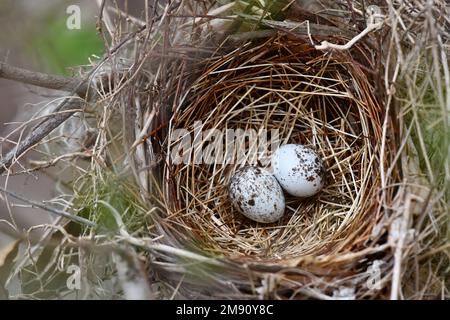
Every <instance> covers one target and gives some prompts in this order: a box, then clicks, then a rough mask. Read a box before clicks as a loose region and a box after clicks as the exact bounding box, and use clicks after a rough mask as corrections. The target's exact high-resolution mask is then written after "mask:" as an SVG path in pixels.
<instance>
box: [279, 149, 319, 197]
mask: <svg viewBox="0 0 450 320" xmlns="http://www.w3.org/2000/svg"><path fill="white" fill-rule="evenodd" d="M272 168H273V174H274V176H275V177H276V178H277V180H278V182H279V183H280V185H281V187H283V189H284V190H285V191H286V192H287V193H289V194H290V195H293V196H296V197H310V196H313V195H314V194H316V193H317V192H319V191H320V189H322V187H323V184H324V180H325V167H324V164H323V161H322V159H321V158H320V157H319V156H318V155H317V154H316V153H315V152H314V151H313V150H312V149H310V148H308V147H305V146H303V145H301V144H285V145H282V146H280V147H279V148H278V149H277V150H276V151H275V152H274V153H273V155H272Z"/></svg>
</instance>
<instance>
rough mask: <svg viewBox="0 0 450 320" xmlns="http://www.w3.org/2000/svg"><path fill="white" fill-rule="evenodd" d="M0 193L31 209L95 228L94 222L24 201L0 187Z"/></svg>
mask: <svg viewBox="0 0 450 320" xmlns="http://www.w3.org/2000/svg"><path fill="white" fill-rule="evenodd" d="M0 192H3V193H5V194H7V195H9V196H11V197H13V198H15V199H17V200H19V201H23V202H25V203H28V204H29V205H30V206H31V207H32V208H38V209H42V210H45V211H47V212H50V213H53V214H56V215H57V216H61V217H64V218H67V219H69V220H71V221H74V222H78V223H81V224H84V225H87V226H90V227H95V225H96V224H95V223H94V222H92V221H89V220H88V219H85V218H83V217H78V216H74V215H72V214H70V213H67V212H66V211H62V210H58V209H55V208H52V207H49V206H45V205H43V204H40V203H38V202H35V201H33V200H29V199H25V198H24V197H22V196H19V195H18V194H16V193H14V192H12V191H8V190H6V189H3V188H2V187H0Z"/></svg>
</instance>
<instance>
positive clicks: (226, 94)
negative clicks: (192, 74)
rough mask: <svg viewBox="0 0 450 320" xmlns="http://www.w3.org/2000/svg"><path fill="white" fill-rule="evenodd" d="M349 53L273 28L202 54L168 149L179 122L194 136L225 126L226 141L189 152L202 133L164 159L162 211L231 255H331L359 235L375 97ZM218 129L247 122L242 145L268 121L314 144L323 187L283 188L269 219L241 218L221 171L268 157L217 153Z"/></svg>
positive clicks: (288, 137) (268, 127)
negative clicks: (183, 151)
mask: <svg viewBox="0 0 450 320" xmlns="http://www.w3.org/2000/svg"><path fill="white" fill-rule="evenodd" d="M349 57H350V56H346V55H332V54H329V53H325V52H322V51H318V50H315V49H314V48H313V47H312V46H311V45H309V44H308V43H306V42H304V41H303V40H300V39H296V38H291V37H289V36H283V35H277V36H275V37H271V38H268V39H264V40H262V41H260V42H258V43H248V44H246V45H243V46H241V47H239V48H238V49H236V50H234V51H232V52H228V53H226V54H222V55H217V56H215V57H213V58H210V59H209V60H208V61H207V63H205V65H204V69H203V71H202V72H201V74H200V75H199V76H198V78H197V79H196V81H195V82H194V83H193V85H192V87H191V90H190V92H189V95H187V99H186V100H185V102H184V104H183V105H181V106H179V108H178V109H177V110H176V111H175V113H174V115H173V117H172V120H171V129H170V135H171V136H170V137H169V140H171V141H173V142H171V143H170V144H169V146H168V154H170V153H171V152H172V151H173V148H174V145H175V144H176V143H177V142H179V141H180V139H182V138H183V137H186V135H185V136H183V137H181V138H180V137H178V138H175V137H174V135H175V132H176V130H179V129H184V130H187V132H188V135H189V136H190V139H191V141H195V139H196V136H195V135H197V136H198V135H199V134H198V132H200V131H196V130H199V126H200V129H201V132H202V134H203V138H205V134H206V136H207V137H208V133H209V134H211V132H216V133H217V132H222V133H224V134H223V136H218V137H217V136H215V139H218V140H220V141H219V142H220V143H221V146H222V147H223V150H225V151H224V153H223V154H222V156H220V155H217V154H215V155H214V157H213V158H214V161H209V162H208V163H205V162H204V161H198V160H199V159H198V158H196V152H197V151H200V150H202V152H203V154H204V153H205V148H207V146H208V142H204V143H203V144H200V145H197V146H196V147H195V148H192V149H191V150H190V151H189V152H191V153H190V154H189V157H188V158H189V159H188V160H189V161H187V162H183V163H173V162H171V160H169V162H168V163H169V164H168V165H167V166H165V177H166V179H165V189H164V197H165V199H164V201H165V203H167V208H168V209H169V210H168V215H167V221H169V222H170V223H173V226H174V227H176V228H179V230H180V231H181V232H185V233H186V234H189V237H191V238H192V240H193V241H195V243H196V245H197V246H200V247H201V249H202V250H205V251H207V252H210V253H212V254H218V255H221V256H225V257H228V258H232V259H238V260H239V259H241V260H245V259H252V260H255V259H256V260H259V261H280V260H283V259H290V258H294V257H299V256H306V255H327V254H329V255H331V254H334V253H340V252H347V251H349V250H352V249H354V248H355V246H358V245H362V243H363V242H364V241H366V240H367V238H368V237H369V236H370V232H371V228H372V227H373V225H374V224H375V223H376V221H377V219H378V215H379V210H378V206H379V204H378V202H377V194H376V192H377V190H378V188H379V185H380V176H379V173H378V170H376V168H377V166H379V163H380V159H379V154H378V147H379V146H378V143H379V141H380V137H381V120H380V114H381V107H380V105H379V104H378V103H377V99H376V98H375V96H374V93H373V90H374V88H373V87H372V85H371V84H370V81H369V80H368V78H367V76H366V75H365V73H364V72H363V71H362V68H361V66H360V64H361V62H356V61H353V60H352V59H351V58H349ZM362 59H364V58H362ZM363 63H364V62H363ZM208 130H209V131H208ZM212 130H214V131H212ZM227 130H234V132H236V130H243V132H246V133H247V132H250V133H249V135H248V136H246V137H245V140H243V141H244V142H243V146H244V148H245V149H246V150H250V149H251V148H252V146H254V143H253V142H254V141H255V138H256V140H258V139H260V135H259V133H261V132H263V131H264V130H265V131H264V132H265V133H267V135H268V137H266V141H265V142H266V143H265V145H266V146H267V145H268V144H270V143H269V142H268V141H269V140H270V139H271V138H273V137H272V133H271V132H275V131H272V130H276V132H277V134H278V140H279V142H280V143H281V144H285V143H300V144H303V145H306V146H309V147H311V148H313V149H314V150H315V151H316V152H317V154H318V155H319V156H321V157H322V159H323V160H324V163H325V166H326V170H327V172H326V183H325V186H324V188H323V189H322V191H321V192H320V193H319V194H317V195H316V196H313V197H310V198H303V199H302V198H296V197H292V196H289V195H287V194H286V212H285V215H284V216H283V218H282V219H280V220H279V221H277V222H275V223H271V224H258V223H256V222H254V221H251V220H249V219H247V218H245V217H244V216H243V215H241V214H239V213H238V212H236V210H234V209H233V207H232V205H231V203H230V200H229V197H228V191H227V186H228V183H229V179H230V177H231V175H232V173H233V172H234V171H235V170H236V169H237V168H239V167H242V166H243V165H248V164H253V165H259V166H267V165H268V164H267V163H263V160H264V157H261V158H257V159H255V158H252V157H250V156H248V154H249V153H247V157H244V158H242V159H237V155H236V154H234V155H233V156H232V157H231V158H226V156H225V157H224V156H223V155H229V154H228V153H227V151H226V148H227V141H226V136H227V134H226V132H227ZM252 132H253V133H255V132H256V134H257V135H256V136H252V135H251V133H252ZM197 138H198V137H197ZM177 139H178V140H177ZM267 139H268V140H267ZM205 140H207V139H204V140H203V141H205ZM209 141H212V140H211V139H210V140H209ZM216 142H217V141H216ZM263 144H264V141H263ZM269 149H270V148H269V147H268V148H267V149H265V152H266V153H267V155H268V156H270V151H272V150H269ZM258 150H259V149H258ZM259 154H261V153H259ZM261 159H262V160H261ZM227 161H228V162H227Z"/></svg>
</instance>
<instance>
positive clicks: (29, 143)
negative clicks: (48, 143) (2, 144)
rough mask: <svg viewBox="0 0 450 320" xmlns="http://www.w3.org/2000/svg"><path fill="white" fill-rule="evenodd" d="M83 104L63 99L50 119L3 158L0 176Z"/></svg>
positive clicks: (0, 163)
mask: <svg viewBox="0 0 450 320" xmlns="http://www.w3.org/2000/svg"><path fill="white" fill-rule="evenodd" d="M84 103H85V101H84V100H81V99H73V98H66V99H64V101H63V102H62V103H61V104H60V105H59V106H58V107H57V108H56V110H55V111H57V112H58V113H55V114H52V115H51V117H49V118H47V119H45V120H43V121H42V122H41V123H40V124H39V125H38V126H37V127H36V128H35V129H34V130H33V131H32V132H30V134H29V135H28V136H27V137H26V138H25V139H24V140H23V141H22V142H21V143H20V144H19V145H17V146H16V147H15V148H14V149H12V150H11V151H10V152H9V153H8V154H7V155H6V156H5V157H4V159H3V160H2V161H1V162H0V174H2V173H4V172H5V171H6V170H8V169H9V168H10V167H11V165H12V164H13V163H14V162H15V161H16V160H18V159H19V158H20V157H21V156H22V155H23V154H24V153H26V152H27V151H28V150H30V149H31V148H33V147H34V146H36V145H37V144H38V143H39V142H40V141H41V140H42V139H43V138H44V137H46V136H47V135H48V134H50V133H51V132H52V131H53V130H55V129H56V128H57V127H59V125H61V123H63V122H64V121H66V120H67V119H68V118H70V117H71V116H72V115H73V114H74V113H75V111H73V110H80V109H81V108H82V107H83V106H84Z"/></svg>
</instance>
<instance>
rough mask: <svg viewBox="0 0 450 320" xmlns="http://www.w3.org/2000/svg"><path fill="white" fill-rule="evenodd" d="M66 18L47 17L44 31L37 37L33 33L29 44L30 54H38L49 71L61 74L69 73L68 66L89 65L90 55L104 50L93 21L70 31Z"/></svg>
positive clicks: (98, 53) (99, 53)
mask: <svg viewBox="0 0 450 320" xmlns="http://www.w3.org/2000/svg"><path fill="white" fill-rule="evenodd" d="M66 18H67V17H66V16H63V17H62V18H61V19H58V20H54V18H48V19H47V21H46V24H45V25H44V28H43V30H41V31H40V32H39V35H38V36H36V35H33V36H32V37H31V38H30V41H29V45H28V51H29V53H30V54H31V55H34V56H35V55H36V53H37V54H38V57H39V59H40V60H41V62H43V63H44V64H46V65H47V66H48V68H49V71H51V72H55V73H60V74H69V73H70V72H69V70H68V68H69V67H73V66H78V65H86V64H89V59H88V58H89V57H90V56H91V55H93V54H95V55H101V54H102V52H103V42H102V40H101V39H100V37H99V36H98V34H97V31H96V29H95V24H94V23H87V22H84V23H83V22H82V25H81V29H80V30H69V29H68V28H67V27H66Z"/></svg>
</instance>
